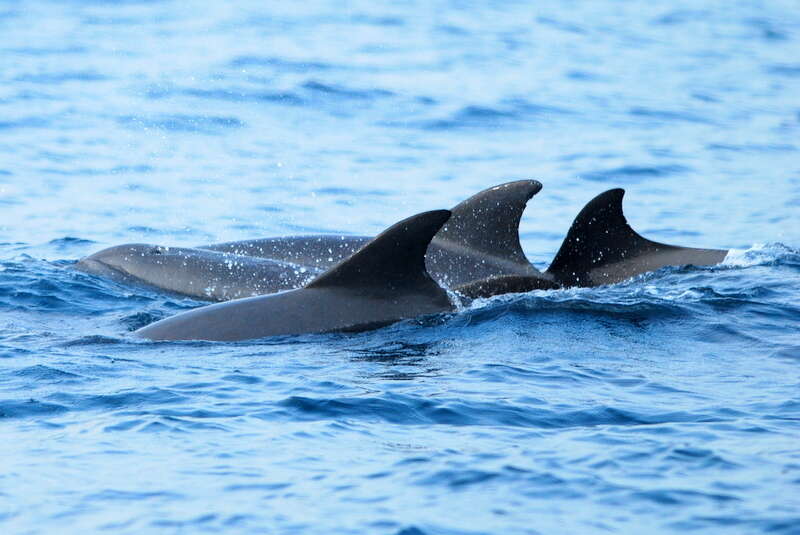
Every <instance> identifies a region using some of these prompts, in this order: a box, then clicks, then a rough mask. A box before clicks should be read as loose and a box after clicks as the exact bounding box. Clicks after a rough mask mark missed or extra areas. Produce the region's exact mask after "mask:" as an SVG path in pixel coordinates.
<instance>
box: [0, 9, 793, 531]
mask: <svg viewBox="0 0 800 535" xmlns="http://www.w3.org/2000/svg"><path fill="white" fill-rule="evenodd" d="M540 4H541V5H538V4H537V5H534V4H533V3H531V2H512V1H508V2H499V1H467V0H461V1H458V0H452V1H436V2H415V1H370V2H367V1H364V0H354V1H351V2H326V1H321V0H309V1H306V2H302V3H294V2H255V1H241V2H236V3H228V2H196V1H191V0H187V1H181V2H178V1H159V0H151V1H135V0H129V1H117V2H104V1H100V0H92V1H90V0H87V1H78V0H72V1H70V0H62V1H43V0H29V1H26V2H12V1H2V2H0V81H1V82H2V83H0V531H2V533H4V534H12V533H13V534H23V533H31V534H33V533H100V532H107V533H114V534H126V533H136V534H141V533H159V534H162V533H265V534H294V533H297V534H332V533H333V534H367V533H368V534H373V533H376V534H388V535H423V534H424V535H456V534H458V535H461V534H464V535H476V534H498V533H503V534H564V533H581V534H584V533H630V534H641V533H648V534H660V533H681V534H683V533H725V534H753V533H772V534H798V533H800V447H798V444H800V225H799V224H798V215H800V7H798V4H797V3H796V2H794V1H791V0H770V1H766V0H765V1H756V0H736V1H726V2H723V1H720V0H715V1H709V2H701V3H698V2H691V1H688V0H680V1H673V2H647V1H644V0H631V1H628V2H617V1H612V0H602V1H601V0H593V1H589V0H584V1H577V0H575V1H568V0H564V1H560V2H543V3H540ZM524 178H535V179H538V180H541V181H542V182H543V183H544V189H543V190H542V192H541V193H540V194H539V195H537V196H536V197H534V198H533V199H532V200H531V202H530V203H529V206H528V209H527V211H526V213H525V216H524V218H523V221H522V224H521V236H522V242H523V246H524V248H525V251H526V253H527V254H528V256H529V258H530V259H531V260H532V261H533V262H534V263H535V264H536V265H537V266H539V267H545V266H546V265H547V263H548V262H549V261H550V260H551V259H552V257H553V255H554V253H555V251H556V250H557V249H558V247H559V245H560V242H561V240H562V239H563V237H564V235H565V233H566V230H567V228H568V227H569V224H570V222H571V220H572V218H573V217H574V216H575V215H576V214H577V212H578V211H579V210H580V208H581V207H582V206H583V203H585V202H586V201H588V200H589V199H590V198H591V197H593V196H594V195H596V194H597V193H600V192H601V191H604V190H606V189H609V188H612V187H624V188H626V190H627V196H626V200H625V210H626V213H627V215H628V219H629V221H630V222H631V224H632V225H633V226H634V228H636V229H637V230H639V231H640V232H641V233H643V234H644V235H646V236H647V237H649V238H651V239H655V240H658V241H665V242H670V243H679V244H682V245H688V246H701V247H717V248H723V247H725V248H732V249H734V251H733V252H732V253H731V255H730V256H729V258H728V259H727V260H726V261H725V262H724V263H723V264H722V265H720V266H716V267H713V268H702V269H701V268H691V267H686V268H667V269H663V270H661V271H658V272H656V273H651V274H647V275H644V276H640V277H638V278H636V279H634V280H631V281H627V282H624V283H622V284H617V285H614V286H608V287H601V288H595V289H580V290H574V289H573V290H562V291H550V292H532V293H530V294H524V295H508V296H500V297H496V298H493V299H488V300H482V301H479V302H477V303H475V304H474V305H472V306H470V307H468V308H466V309H463V310H460V311H459V312H458V313H455V314H450V315H444V316H441V317H433V318H425V319H422V320H416V321H407V322H403V323H400V324H397V325H394V326H391V327H388V328H384V329H381V330H377V331H372V332H366V333H361V334H346V335H345V334H331V335H317V336H299V337H283V338H277V339H268V340H262V341H257V342H252V343H236V344H213V343H151V342H142V341H136V340H133V339H131V338H130V337H129V336H128V333H129V332H130V331H131V330H133V329H135V328H137V327H140V326H142V325H145V324H147V323H149V322H151V321H154V320H156V319H159V318H162V317H166V316H168V315H171V314H174V313H177V312H179V311H181V310H186V309H189V308H191V307H195V306H199V305H200V303H198V302H195V301H191V300H184V299H178V298H175V297H171V296H164V295H161V294H158V293H156V292H153V291H150V290H146V289H140V288H131V287H126V286H122V285H118V284H115V283H113V282H108V281H105V280H103V279H100V278H96V277H92V276H89V275H86V274H82V273H78V272H75V271H72V270H71V269H70V265H71V264H72V263H73V262H74V261H75V260H76V259H78V258H80V257H82V256H84V255H86V254H89V253H92V252H94V251H96V250H99V249H101V248H103V247H106V246H109V245H113V244H118V243H124V242H147V243H157V244H164V245H193V244H198V243H208V242H213V241H226V240H235V239H247V238H254V237H264V236H276V235H288V234H298V233H317V232H344V233H354V234H371V233H376V232H379V231H380V230H382V229H383V228H385V227H387V226H388V225H390V224H392V223H394V222H395V221H397V220H399V219H401V218H404V217H406V216H409V215H411V214H414V213H416V212H420V211H423V210H429V209H435V208H446V207H450V206H452V205H454V204H455V203H457V202H458V201H460V200H462V199H464V198H466V197H467V196H469V195H471V194H473V193H475V192H477V191H479V190H481V189H483V188H486V187H488V186H491V185H493V184H497V183H501V182H504V181H507V180H515V179H524Z"/></svg>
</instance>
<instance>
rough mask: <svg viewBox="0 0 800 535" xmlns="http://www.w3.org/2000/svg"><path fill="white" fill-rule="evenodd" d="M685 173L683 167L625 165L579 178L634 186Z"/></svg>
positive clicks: (593, 172)
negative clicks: (645, 181) (649, 180)
mask: <svg viewBox="0 0 800 535" xmlns="http://www.w3.org/2000/svg"><path fill="white" fill-rule="evenodd" d="M687 171H689V168H688V167H685V166H683V165H653V166H637V165H625V166H623V167H615V168H613V169H603V170H598V171H589V172H588V173H581V174H580V177H581V178H583V179H585V180H591V181H593V182H617V183H618V182H624V183H626V184H635V183H639V182H642V181H643V180H648V179H651V178H662V177H667V176H672V175H676V174H681V173H685V172H687Z"/></svg>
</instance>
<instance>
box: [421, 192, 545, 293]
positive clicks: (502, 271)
mask: <svg viewBox="0 0 800 535" xmlns="http://www.w3.org/2000/svg"><path fill="white" fill-rule="evenodd" d="M541 189H542V184H541V183H540V182H537V181H536V180H519V181H516V182H508V183H506V184H501V185H499V186H494V187H492V188H489V189H486V190H483V191H481V192H480V193H477V194H475V195H473V196H472V197H470V198H469V199H467V200H465V201H463V202H461V203H459V204H458V205H456V206H455V207H454V208H453V209H452V214H453V215H452V216H451V217H450V219H449V220H448V221H447V223H446V224H445V225H444V227H442V229H441V230H440V231H439V233H438V234H436V237H435V238H434V239H433V242H432V243H431V247H430V248H429V249H428V256H427V265H428V270H429V271H430V273H431V274H432V275H433V277H434V278H436V279H437V280H438V281H439V282H441V283H442V284H443V285H444V286H447V287H449V288H455V287H458V286H462V285H464V284H466V283H469V282H472V281H476V280H482V279H487V278H490V277H501V276H509V275H511V276H514V275H526V276H535V275H536V274H538V273H539V271H538V270H537V269H536V268H534V267H533V266H532V265H531V263H530V262H528V259H527V258H526V257H525V253H524V252H523V251H522V246H521V245H520V243H519V222H520V219H521V218H522V212H523V211H524V210H525V206H526V205H527V203H528V201H529V200H530V199H531V198H532V197H533V196H534V195H536V194H537V193H538V192H539V191H540V190H541Z"/></svg>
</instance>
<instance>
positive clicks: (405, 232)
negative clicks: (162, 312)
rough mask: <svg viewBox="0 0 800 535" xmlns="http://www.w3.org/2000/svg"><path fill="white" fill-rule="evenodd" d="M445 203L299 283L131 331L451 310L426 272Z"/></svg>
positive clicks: (258, 333)
mask: <svg viewBox="0 0 800 535" xmlns="http://www.w3.org/2000/svg"><path fill="white" fill-rule="evenodd" d="M449 217H450V212H449V211H448V210H436V211H432V212H424V213H422V214H418V215H415V216H412V217H410V218H408V219H405V220H403V221H401V222H399V223H397V224H395V225H393V226H391V227H390V228H389V229H387V230H385V231H384V232H382V233H381V234H379V235H378V236H377V237H375V238H374V239H373V240H371V241H369V242H368V243H367V244H366V245H365V246H364V247H363V248H361V249H360V250H359V251H358V252H356V253H355V254H353V255H352V256H350V257H349V258H347V259H346V260H344V261H342V262H341V263H340V264H338V265H337V266H335V267H333V268H331V269H329V270H328V271H326V272H325V273H323V274H322V275H320V276H319V277H317V278H316V279H314V280H313V281H312V282H310V283H309V284H307V285H305V286H304V287H303V288H300V289H297V290H290V291H286V292H282V293H276V294H272V295H265V296H259V297H248V298H245V299H236V300H234V301H228V302H225V303H217V304H213V305H208V306H204V307H200V308H196V309H194V310H190V311H187V312H183V313H181V314H178V315H176V316H172V317H170V318H166V319H163V320H161V321H157V322H155V323H152V324H150V325H147V326H146V327H143V328H141V329H139V330H138V331H136V332H135V333H134V334H135V335H136V336H138V337H141V338H146V339H150V340H210V341H237V340H251V339H255V338H264V337H267V336H278V335H288V334H306V333H324V332H332V331H359V330H365V329H370V328H376V327H381V326H384V325H388V324H391V323H394V322H397V321H400V320H403V319H409V318H414V317H417V316H421V315H426V314H437V313H442V312H449V311H452V310H453V305H452V304H451V302H450V299H449V298H448V296H447V293H446V292H445V291H444V290H443V289H442V288H441V287H440V286H439V285H438V284H437V283H436V282H435V281H434V280H433V279H432V278H431V277H430V276H429V275H428V272H427V270H426V269H425V252H426V250H427V248H428V245H429V243H430V241H431V239H433V236H434V235H435V234H436V232H437V231H439V229H440V228H441V227H442V225H443V224H444V223H445V222H446V221H447V219H448V218H449Z"/></svg>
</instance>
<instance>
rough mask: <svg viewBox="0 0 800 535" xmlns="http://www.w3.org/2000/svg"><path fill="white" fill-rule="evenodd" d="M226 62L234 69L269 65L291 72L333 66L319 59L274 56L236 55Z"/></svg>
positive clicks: (330, 67)
mask: <svg viewBox="0 0 800 535" xmlns="http://www.w3.org/2000/svg"><path fill="white" fill-rule="evenodd" d="M228 64H229V65H230V66H231V67H234V68H236V69H241V68H246V67H271V68H275V69H279V70H281V71H293V72H307V71H311V70H317V71H320V70H329V69H332V68H334V66H333V65H332V64H330V63H324V62H321V61H313V60H293V59H287V58H279V57H275V56H237V57H235V58H233V59H232V60H231V61H230V62H229V63H228Z"/></svg>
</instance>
